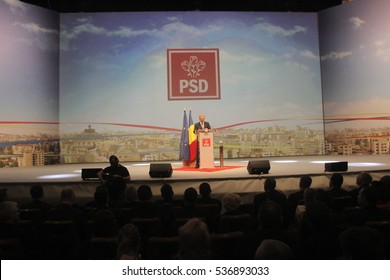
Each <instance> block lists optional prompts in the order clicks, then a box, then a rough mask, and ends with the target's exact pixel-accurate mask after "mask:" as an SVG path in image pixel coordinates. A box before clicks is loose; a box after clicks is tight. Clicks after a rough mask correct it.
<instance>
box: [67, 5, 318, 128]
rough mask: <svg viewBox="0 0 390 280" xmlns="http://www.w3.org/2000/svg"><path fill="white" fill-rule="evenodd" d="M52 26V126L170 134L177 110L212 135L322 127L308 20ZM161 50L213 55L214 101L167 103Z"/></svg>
mask: <svg viewBox="0 0 390 280" xmlns="http://www.w3.org/2000/svg"><path fill="white" fill-rule="evenodd" d="M60 22H61V29H60V38H61V41H60V48H61V51H60V108H61V110H60V120H61V122H64V123H66V122H80V121H81V122H88V121H91V122H92V121H94V122H115V123H124V124H140V125H155V126H162V127H169V128H179V129H180V127H181V123H182V115H183V113H182V112H183V109H184V108H186V109H187V110H189V109H190V108H191V109H192V112H193V116H195V117H194V118H195V119H197V117H196V116H197V115H198V114H200V113H205V114H206V118H207V119H208V120H209V121H210V122H211V123H212V125H213V126H214V127H223V126H228V125H231V124H235V123H240V122H249V121H256V120H269V119H276V118H277V119H284V118H287V119H290V120H291V119H294V121H292V122H291V121H290V122H288V124H289V125H296V124H305V123H313V119H318V118H321V117H322V96H321V79H320V78H321V77H320V64H319V46H318V33H317V15H316V14H314V13H313V14H311V13H261V12H249V13H248V12H206V13H205V12H158V13H151V12H145V13H96V14H61V20H60ZM168 48H218V49H219V52H220V74H221V99H220V100H212V101H210V100H209V101H168V98H167V65H166V61H167V58H166V50H167V49H168ZM295 120H296V121H295ZM280 124H281V123H280ZM286 124H287V123H286ZM268 125H269V124H267V126H268ZM317 125H318V127H320V128H322V124H321V125H320V124H317ZM73 127H74V126H73ZM63 128H64V129H68V128H69V129H71V126H69V127H66V126H63Z"/></svg>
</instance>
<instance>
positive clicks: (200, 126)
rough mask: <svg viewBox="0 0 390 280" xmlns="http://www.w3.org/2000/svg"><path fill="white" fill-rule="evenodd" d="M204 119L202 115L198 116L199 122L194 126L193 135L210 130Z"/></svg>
mask: <svg viewBox="0 0 390 280" xmlns="http://www.w3.org/2000/svg"><path fill="white" fill-rule="evenodd" d="M204 119H205V116H204V115H203V114H202V115H199V122H197V123H196V124H195V125H194V132H195V133H197V132H198V131H206V130H208V129H211V126H210V123H209V122H206V121H205V120H204Z"/></svg>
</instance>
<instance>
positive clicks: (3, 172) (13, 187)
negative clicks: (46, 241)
mask: <svg viewBox="0 0 390 280" xmlns="http://www.w3.org/2000/svg"><path fill="white" fill-rule="evenodd" d="M256 160H269V161H270V166H271V168H270V170H269V174H261V175H256V174H249V172H248V170H247V165H248V162H249V161H256ZM338 161H347V162H348V171H345V172H342V173H343V174H344V187H345V188H347V189H348V188H353V187H355V180H356V179H355V178H356V175H357V174H358V173H359V172H362V171H368V172H370V173H371V174H372V175H373V177H374V180H376V179H379V178H380V177H381V176H383V175H390V155H380V156H379V155H371V156H356V155H355V156H296V157H273V158H260V159H259V158H257V159H256V158H253V159H234V160H225V161H224V167H232V168H227V169H219V168H215V169H214V170H202V169H192V170H188V169H185V170H180V169H181V168H182V162H164V163H170V164H171V165H172V168H173V173H172V176H171V177H169V178H151V177H150V176H149V169H150V164H151V163H146V162H145V163H139V162H138V163H127V162H122V163H121V164H122V165H124V166H126V167H127V168H128V170H129V172H130V174H131V179H132V180H131V182H130V183H129V185H134V186H136V187H137V186H139V185H141V184H149V185H150V186H151V187H152V189H153V193H154V194H156V195H159V191H160V186H161V185H162V184H163V183H165V182H167V183H170V184H172V186H173V187H174V190H175V193H176V194H182V193H183V192H184V190H185V188H187V187H195V188H198V186H199V184H200V183H201V182H203V181H207V182H209V183H210V185H211V186H212V189H213V193H218V194H222V193H225V192H227V191H229V192H237V193H254V192H259V191H262V190H263V188H262V185H263V184H262V182H261V183H259V180H262V179H264V178H265V177H268V176H272V177H274V178H275V179H276V180H277V188H279V189H280V190H282V191H286V192H289V191H290V192H291V191H293V190H296V189H298V182H299V177H300V176H302V175H306V174H307V175H311V176H312V178H313V187H326V186H327V185H328V180H329V176H330V174H331V172H325V168H324V166H325V163H327V162H338ZM107 165H108V163H92V164H63V165H51V166H36V167H20V168H2V169H0V178H1V182H0V188H7V189H8V193H9V195H10V196H11V197H12V196H13V197H18V198H24V199H27V198H29V194H28V189H29V187H30V186H31V185H32V184H37V183H39V184H42V185H43V186H45V187H46V188H45V190H46V192H45V194H46V197H48V196H49V197H53V196H54V197H56V198H57V197H59V192H60V189H61V188H63V187H64V186H71V187H73V188H75V189H76V190H77V191H78V193H76V194H78V197H88V198H90V197H93V195H92V194H93V191H94V189H95V188H96V186H97V185H99V184H100V182H99V181H93V180H91V181H83V180H82V178H81V170H82V169H83V168H104V167H106V166H107ZM219 165H220V163H219V161H215V167H219ZM233 167H234V168H233ZM91 195H92V196H91Z"/></svg>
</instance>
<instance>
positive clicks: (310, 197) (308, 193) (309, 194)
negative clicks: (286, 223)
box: [294, 188, 316, 225]
mask: <svg viewBox="0 0 390 280" xmlns="http://www.w3.org/2000/svg"><path fill="white" fill-rule="evenodd" d="M315 200H316V190H315V189H312V188H308V189H306V190H305V192H304V194H303V205H298V206H297V208H296V210H295V217H294V221H295V224H296V225H300V224H301V223H302V220H303V218H304V216H305V212H306V206H307V205H308V204H309V203H311V202H314V201H315Z"/></svg>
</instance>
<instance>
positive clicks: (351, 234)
mask: <svg viewBox="0 0 390 280" xmlns="http://www.w3.org/2000/svg"><path fill="white" fill-rule="evenodd" d="M339 239H340V243H341V248H342V251H343V257H344V258H345V259H348V260H384V259H385V257H386V252H385V240H384V236H383V234H382V233H380V232H379V231H377V230H375V229H373V228H370V227H364V226H354V227H349V228H347V229H346V230H344V231H343V232H341V234H340V237H339Z"/></svg>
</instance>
